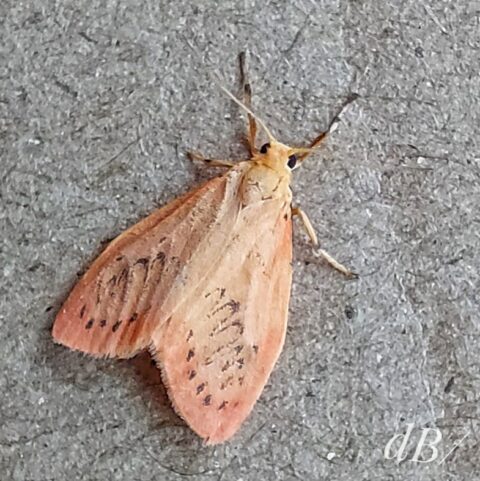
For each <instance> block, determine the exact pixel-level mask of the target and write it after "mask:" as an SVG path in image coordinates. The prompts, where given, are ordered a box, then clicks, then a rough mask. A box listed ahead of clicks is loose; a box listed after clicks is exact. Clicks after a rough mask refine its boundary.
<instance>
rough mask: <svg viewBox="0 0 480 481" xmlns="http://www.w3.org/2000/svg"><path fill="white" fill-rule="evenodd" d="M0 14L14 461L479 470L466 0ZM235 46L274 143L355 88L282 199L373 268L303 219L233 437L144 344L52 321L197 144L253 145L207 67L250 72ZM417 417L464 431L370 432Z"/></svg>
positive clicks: (1, 335) (435, 475)
mask: <svg viewBox="0 0 480 481" xmlns="http://www.w3.org/2000/svg"><path fill="white" fill-rule="evenodd" d="M0 29H1V30H0V34H1V41H0V162H1V169H0V175H1V210H0V226H1V234H2V236H1V237H2V239H1V252H0V263H1V264H0V267H1V271H0V272H1V274H2V278H1V285H0V303H1V304H0V307H1V308H0V322H1V327H2V328H1V331H0V346H1V349H0V367H1V370H0V392H1V395H2V401H1V406H0V426H1V427H0V472H1V474H0V478H1V479H2V481H3V480H10V479H14V480H70V479H71V480H73V479H88V480H90V479H91V480H97V479H98V480H105V479H115V480H142V481H146V480H154V479H155V480H159V479H166V480H177V479H185V476H187V475H192V477H190V478H189V479H198V480H199V481H200V480H201V481H203V480H205V481H206V480H222V481H229V480H253V479H267V480H270V479H272V480H273V479H282V480H294V479H311V480H320V479H329V480H359V479H368V480H375V479H382V480H386V479H392V480H418V479H422V480H436V481H438V480H473V479H478V476H479V473H480V468H479V462H478V460H479V459H480V456H479V454H480V449H479V446H480V445H479V432H478V431H479V428H480V425H479V420H480V412H479V405H478V400H479V392H480V372H479V367H480V338H479V327H480V322H479V312H478V311H479V304H480V302H479V287H480V281H479V274H478V271H479V267H480V266H479V257H478V250H479V246H480V235H479V225H480V214H479V203H480V186H479V185H480V168H479V160H480V150H479V125H480V118H479V117H480V116H479V112H480V107H479V101H480V93H479V92H480V77H479V67H480V8H479V4H478V1H477V0H470V1H468V0H463V1H459V2H450V1H447V0H420V1H414V0H406V1H402V2H393V1H390V2H379V1H375V0H350V1H346V0H337V1H335V0H331V1H328V0H325V1H313V0H297V1H295V2H281V1H267V2H260V1H254V0H250V1H249V0H245V1H242V2H233V1H222V2H218V3H217V2H214V1H213V0H208V1H202V2H196V6H194V2H187V1H184V0H181V1H175V2H173V1H172V2H167V1H161V0H155V1H153V0H147V1H139V0H137V1H131V2H128V1H127V0H116V1H100V0H93V1H87V0H78V1H75V2H74V1H71V0H69V1H64V2H60V1H53V0H52V1H50V0H44V1H41V0H37V1H30V2H28V1H27V2H13V1H9V0H3V1H2V2H1V3H0ZM186 38H188V39H189V40H190V41H191V42H192V43H194V44H195V45H196V46H197V47H198V49H199V50H200V51H201V52H202V56H203V59H200V58H198V57H197V56H195V55H194V54H193V53H192V50H191V49H190V48H189V47H188V45H187V43H186V41H185V39H186ZM244 48H248V49H249V50H250V52H251V62H250V70H251V79H252V83H253V88H254V106H255V110H256V111H257V112H258V113H259V114H261V115H262V116H263V117H264V119H265V120H266V121H267V123H268V124H269V125H270V127H271V128H272V130H273V131H274V132H275V133H276V134H277V135H278V137H279V138H280V139H281V140H283V141H284V142H287V143H288V142H291V143H295V144H301V143H303V142H304V141H306V140H309V139H311V138H312V136H314V135H315V134H316V133H318V132H319V131H321V130H322V129H323V128H325V127H326V125H327V123H328V120H329V118H330V116H331V115H332V113H333V112H334V111H335V110H336V109H337V108H338V106H339V105H340V104H341V103H342V101H343V100H344V99H345V97H346V95H347V94H348V93H349V92H358V93H359V94H360V96H361V97H360V98H359V99H358V100H357V101H356V102H355V103H353V104H351V105H350V106H349V107H348V108H347V109H346V110H345V112H344V114H343V116H342V119H341V123H340V124H339V127H338V129H337V130H336V131H335V132H334V133H333V134H332V135H331V137H330V139H329V140H328V142H327V143H326V145H325V147H324V148H323V150H322V151H321V152H320V153H319V154H318V155H316V157H315V158H312V159H309V161H308V162H307V163H306V164H305V165H304V167H303V168H302V169H301V170H299V171H296V176H295V182H294V194H295V199H296V202H297V204H299V205H301V206H302V207H303V208H304V209H305V210H306V211H307V212H308V213H309V215H310V217H311V219H312V222H313V224H314V225H315V226H316V228H317V231H318V235H319V238H320V239H321V241H322V243H323V246H324V247H325V248H326V249H327V250H329V251H330V252H331V253H332V254H334V255H335V256H336V257H338V258H339V259H340V260H342V261H343V262H345V263H346V264H347V265H348V266H351V267H352V268H353V269H355V270H356V271H358V272H359V273H360V274H361V277H360V279H359V280H357V281H347V280H345V279H344V278H343V277H342V276H341V275H339V274H337V273H336V272H334V271H332V270H331V269H330V268H328V267H327V266H325V265H324V263H323V262H321V261H319V260H318V259H317V258H315V256H314V255H313V254H312V250H311V248H310V246H309V244H308V242H307V241H306V240H305V236H304V234H303V232H302V230H301V229H300V228H299V227H300V226H299V225H298V224H297V225H296V227H297V229H296V232H297V234H296V238H295V262H294V270H295V275H294V286H293V299H292V302H291V308H290V324H289V329H288V336H287V341H286V345H285V349H284V352H283V354H282V356H281V358H280V361H279V363H278V366H277V368H276V370H275V371H274V373H273V375H272V377H271V380H270V382H269V384H268V385H267V387H266V389H265V391H264V393H263V395H262V397H261V399H260V401H259V402H258V404H257V405H256V407H255V410H254V412H253V414H252V415H251V417H250V418H249V419H248V421H247V422H246V423H245V424H244V426H243V428H242V429H241V431H240V432H239V433H238V435H237V436H236V437H235V438H234V439H233V440H232V441H231V442H229V443H228V444H225V445H222V446H218V447H204V446H202V444H201V442H200V441H199V440H198V438H196V436H195V435H194V434H193V433H192V432H190V431H189V429H188V428H186V427H185V425H184V424H183V423H182V421H181V420H179V419H178V418H177V417H176V416H175V414H174V413H173V412H172V410H171V408H170V407H169V404H168V401H167V400H166V397H165V391H164V389H163V387H162V386H161V384H160V380H159V377H158V374H157V372H156V370H155V368H153V367H152V366H151V365H150V362H149V358H148V356H139V357H138V358H136V359H135V360H133V361H128V362H127V361H113V360H110V361H99V360H94V359H90V358H87V357H85V356H82V355H80V354H78V353H73V352H69V351H68V350H67V349H65V348H62V347H61V346H55V345H54V344H53V343H52V340H51V337H50V329H51V324H52V321H53V318H54V316H55V313H56V311H57V310H58V309H59V307H60V305H61V303H62V302H63V300H64V299H65V297H66V295H67V293H68V291H69V289H71V287H72V286H73V284H74V283H75V281H76V279H77V272H79V271H81V270H83V269H85V268H86V267H87V266H88V264H89V263H90V262H91V260H92V259H93V258H94V257H95V256H96V254H97V253H98V252H99V250H100V249H101V246H102V241H105V240H107V239H109V238H112V237H114V236H116V235H117V234H119V233H120V232H121V231H122V230H123V229H124V228H126V227H127V226H129V225H131V224H132V223H134V222H136V221H137V220H139V219H141V218H142V217H143V216H144V215H146V214H147V213H149V212H151V211H152V210H153V209H154V208H155V207H157V206H159V205H161V204H163V203H165V202H166V201H168V200H170V199H172V198H174V197H175V196H177V195H178V194H179V193H181V192H185V191H186V190H187V189H188V188H190V187H192V186H194V185H195V184H196V183H197V182H198V181H199V180H200V178H204V177H205V176H206V175H209V174H206V173H204V172H200V170H199V169H198V168H195V167H194V166H192V165H190V163H189V162H188V161H187V160H186V158H185V155H184V153H185V151H186V150H187V149H196V150H199V151H201V152H204V153H206V154H208V155H211V156H217V157H226V158H237V159H239V158H242V155H243V150H242V143H241V138H242V134H243V132H244V130H243V129H244V119H243V116H242V114H241V113H240V112H239V110H238V108H237V107H236V106H235V105H234V104H233V103H232V102H231V101H229V100H228V99H226V98H225V97H224V96H223V95H222V94H221V92H220V91H219V89H218V88H217V87H216V86H215V85H212V84H211V82H209V81H208V76H207V74H206V72H207V70H208V69H209V68H213V69H216V70H218V71H219V72H220V73H221V74H222V76H223V77H224V78H225V80H226V83H227V85H228V86H229V87H230V88H231V89H232V90H234V91H235V92H238V69H237V59H236V55H237V54H238V52H239V51H240V50H242V49H244ZM212 175H213V173H212ZM407 423H414V425H415V431H414V433H413V438H412V443H410V447H409V449H410V457H411V455H412V453H413V451H412V450H413V449H414V448H415V442H416V440H418V438H419V436H420V434H421V428H424V427H427V426H430V427H438V428H439V429H441V432H442V434H443V441H442V442H441V443H440V445H439V447H440V448H441V450H442V451H443V452H444V453H447V452H448V451H449V450H450V449H451V448H452V446H453V445H454V444H455V442H458V440H459V439H461V438H462V437H463V436H465V435H466V436H467V437H466V438H465V439H464V441H463V442H462V443H461V445H460V447H459V448H458V449H457V450H455V451H454V452H453V453H452V454H451V455H450V456H449V457H448V459H447V460H446V461H445V462H444V463H439V462H438V460H436V461H435V462H431V463H415V462H412V461H410V460H405V461H404V462H402V463H400V464H398V465H397V464H396V463H395V461H394V460H386V459H384V458H383V449H384V446H385V444H386V442H387V441H388V440H389V439H390V438H391V437H392V436H393V435H394V434H395V433H399V432H402V431H404V430H405V429H406V426H407ZM425 455H429V453H428V452H427V451H425Z"/></svg>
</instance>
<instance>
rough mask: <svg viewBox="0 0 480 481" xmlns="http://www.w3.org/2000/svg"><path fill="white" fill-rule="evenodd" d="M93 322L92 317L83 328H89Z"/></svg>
mask: <svg viewBox="0 0 480 481" xmlns="http://www.w3.org/2000/svg"><path fill="white" fill-rule="evenodd" d="M94 322H95V320H94V319H90V320H89V321H88V322H87V323H86V324H85V329H91V328H92V327H93V323H94Z"/></svg>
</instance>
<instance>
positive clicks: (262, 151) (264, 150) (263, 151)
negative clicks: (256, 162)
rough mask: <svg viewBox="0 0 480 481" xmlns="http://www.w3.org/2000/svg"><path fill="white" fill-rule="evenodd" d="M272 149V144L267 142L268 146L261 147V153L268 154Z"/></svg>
mask: <svg viewBox="0 0 480 481" xmlns="http://www.w3.org/2000/svg"><path fill="white" fill-rule="evenodd" d="M269 148H270V144H269V143H268V142H267V143H266V144H263V145H262V146H261V147H260V153H261V154H266V153H267V150H268V149H269Z"/></svg>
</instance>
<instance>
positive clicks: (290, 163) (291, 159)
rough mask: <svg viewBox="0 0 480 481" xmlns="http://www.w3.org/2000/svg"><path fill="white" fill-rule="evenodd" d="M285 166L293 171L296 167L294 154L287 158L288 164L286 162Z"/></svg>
mask: <svg viewBox="0 0 480 481" xmlns="http://www.w3.org/2000/svg"><path fill="white" fill-rule="evenodd" d="M287 165H288V166H289V167H290V168H291V169H293V168H294V167H295V166H296V165H297V156H296V155H295V154H293V155H291V156H290V157H289V158H288V162H287Z"/></svg>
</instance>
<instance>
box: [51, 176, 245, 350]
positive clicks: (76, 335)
mask: <svg viewBox="0 0 480 481" xmlns="http://www.w3.org/2000/svg"><path fill="white" fill-rule="evenodd" d="M242 169H245V166H242V167H238V168H234V169H231V170H230V171H229V172H228V173H226V174H225V175H224V176H222V177H217V178H215V179H212V180H210V181H209V182H207V183H206V184H205V185H203V186H202V187H200V188H198V189H196V190H194V191H192V192H190V193H188V194H186V195H185V196H184V197H182V198H180V199H178V200H175V201H173V202H172V203H170V204H168V205H167V206H165V207H163V208H161V209H159V210H157V211H156V212H154V213H153V214H151V215H150V216H149V217H147V218H146V219H144V220H143V221H141V222H139V223H138V224H136V225H135V226H133V227H132V228H130V229H128V230H127V231H126V232H124V233H123V234H122V235H120V236H119V237H118V238H117V239H115V240H114V241H113V242H112V243H111V244H110V245H109V246H108V247H107V248H106V250H105V251H104V252H103V253H102V254H101V255H100V256H99V257H98V258H97V260H96V261H95V262H94V263H93V264H92V266H91V267H90V269H89V270H88V271H87V272H86V274H85V275H84V276H83V277H82V278H81V279H80V281H79V282H78V283H77V285H76V286H75V287H74V289H73V291H72V292H71V294H70V296H69V297H68V299H67V301H66V302H65V304H64V306H63V307H62V309H61V310H60V312H59V313H58V315H57V318H56V320H55V324H54V326H53V337H54V338H55V340H56V341H57V342H60V343H62V344H65V345H66V346H68V347H70V348H72V349H77V350H80V351H84V352H88V353H90V354H93V355H97V356H118V357H131V356H132V355H134V354H135V353H136V352H138V351H139V350H141V349H144V348H146V347H147V346H148V345H149V343H150V341H151V337H152V333H153V332H154V330H155V329H156V328H158V327H159V325H161V324H162V322H164V321H165V320H167V319H168V317H169V315H170V313H171V312H172V311H173V309H174V308H175V307H176V306H177V304H179V302H180V301H181V299H182V296H185V295H188V291H189V290H192V289H194V288H195V287H196V286H197V285H198V283H199V282H201V280H202V279H203V278H204V277H205V275H207V274H208V269H209V265H208V263H207V264H205V259H204V257H205V254H206V253H208V257H209V262H215V260H216V258H217V257H218V256H220V255H221V254H222V249H221V247H219V246H222V245H224V244H226V239H227V238H228V235H229V229H231V228H232V226H233V224H234V223H235V219H236V217H237V214H238V211H239V210H240V206H239V205H238V202H236V199H237V190H238V185H239V183H240V181H241V178H242V173H243V171H242ZM217 225H221V229H216V226H217ZM222 243H223V244H222Z"/></svg>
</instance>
